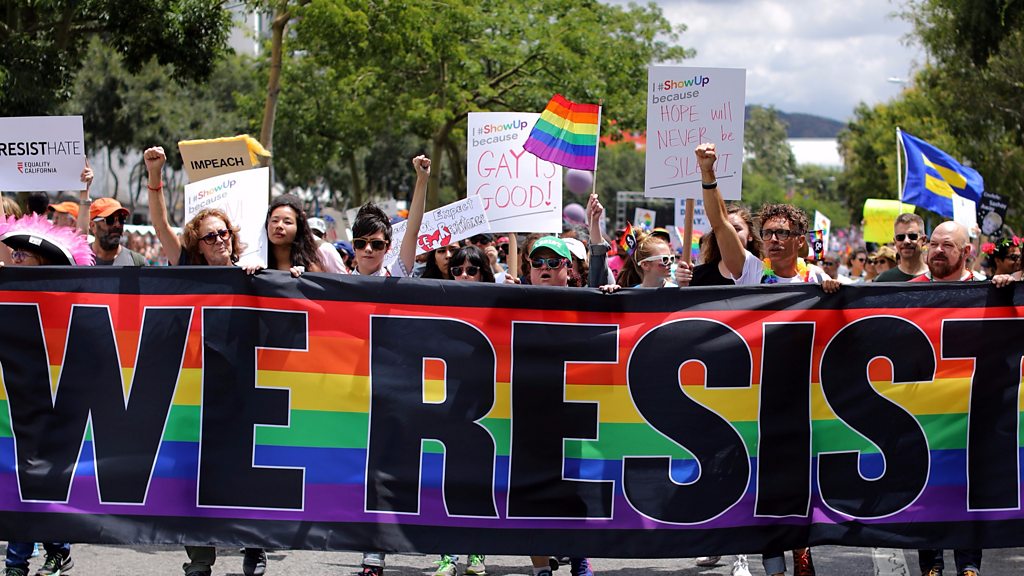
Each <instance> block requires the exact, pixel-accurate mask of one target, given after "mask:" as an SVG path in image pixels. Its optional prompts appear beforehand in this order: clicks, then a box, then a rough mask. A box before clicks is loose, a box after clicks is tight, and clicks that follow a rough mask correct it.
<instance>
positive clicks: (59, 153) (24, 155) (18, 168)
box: [0, 116, 85, 192]
mask: <svg viewBox="0 0 1024 576" xmlns="http://www.w3.org/2000/svg"><path fill="white" fill-rule="evenodd" d="M83 168H85V130H84V129H83V128H82V117H81V116H23V117H16V118H0V190H4V191H6V192H31V191H43V192H50V191H62V190H85V184H83V183H82V181H81V177H82V169H83Z"/></svg>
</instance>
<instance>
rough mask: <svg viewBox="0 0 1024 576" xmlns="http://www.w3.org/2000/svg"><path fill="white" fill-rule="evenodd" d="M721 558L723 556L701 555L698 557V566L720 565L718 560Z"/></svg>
mask: <svg viewBox="0 0 1024 576" xmlns="http://www.w3.org/2000/svg"><path fill="white" fill-rule="evenodd" d="M721 559H722V557H721V556H701V557H699V558H697V566H700V567H701V568H710V567H712V566H718V561H719V560H721Z"/></svg>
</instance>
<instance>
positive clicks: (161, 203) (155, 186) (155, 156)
mask: <svg viewBox="0 0 1024 576" xmlns="http://www.w3.org/2000/svg"><path fill="white" fill-rule="evenodd" d="M142 158H143V159H144V160H145V161H146V172H147V173H148V174H149V181H148V182H147V183H146V187H147V188H149V220H150V221H151V222H152V223H153V228H155V229H156V237H157V238H159V239H160V244H161V245H162V246H163V247H164V254H166V255H167V261H168V262H170V264H171V266H177V264H178V259H179V258H180V257H181V240H180V239H178V235H177V234H175V233H174V230H171V224H170V222H168V221H167V201H166V200H164V183H163V180H162V179H161V177H160V175H161V172H162V171H163V168H164V163H166V162H167V154H165V153H164V149H163V147H162V146H154V147H152V148H149V149H147V150H146V151H145V152H143V153H142Z"/></svg>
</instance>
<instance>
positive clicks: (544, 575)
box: [535, 570, 551, 576]
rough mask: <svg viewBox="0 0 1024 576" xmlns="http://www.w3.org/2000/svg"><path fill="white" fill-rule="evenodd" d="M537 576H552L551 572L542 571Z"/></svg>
mask: <svg viewBox="0 0 1024 576" xmlns="http://www.w3.org/2000/svg"><path fill="white" fill-rule="evenodd" d="M535 576H551V570H541V571H540V572H537V574H536V575H535Z"/></svg>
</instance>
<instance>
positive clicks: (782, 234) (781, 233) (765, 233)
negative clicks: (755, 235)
mask: <svg viewBox="0 0 1024 576" xmlns="http://www.w3.org/2000/svg"><path fill="white" fill-rule="evenodd" d="M799 235H800V233H799V232H797V231H796V230H784V229H782V228H768V229H764V230H761V238H764V239H765V240H770V239H771V237H772V236H775V237H776V238H778V239H779V240H783V241H785V240H789V239H790V238H796V237H797V236H799Z"/></svg>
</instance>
